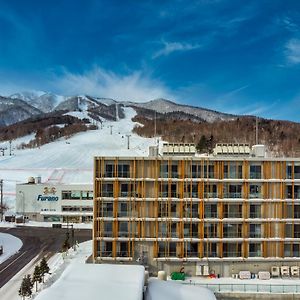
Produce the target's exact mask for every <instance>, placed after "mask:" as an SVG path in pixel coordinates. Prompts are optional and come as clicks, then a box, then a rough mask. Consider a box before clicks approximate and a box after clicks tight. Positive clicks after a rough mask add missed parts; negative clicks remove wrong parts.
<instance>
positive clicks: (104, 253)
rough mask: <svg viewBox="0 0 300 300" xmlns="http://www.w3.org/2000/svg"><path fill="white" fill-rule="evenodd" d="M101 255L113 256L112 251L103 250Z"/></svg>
mask: <svg viewBox="0 0 300 300" xmlns="http://www.w3.org/2000/svg"><path fill="white" fill-rule="evenodd" d="M101 256H104V257H112V251H102V252H101Z"/></svg>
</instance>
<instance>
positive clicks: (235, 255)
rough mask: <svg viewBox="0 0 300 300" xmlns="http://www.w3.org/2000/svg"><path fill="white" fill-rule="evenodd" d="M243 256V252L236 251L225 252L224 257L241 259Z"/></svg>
mask: <svg viewBox="0 0 300 300" xmlns="http://www.w3.org/2000/svg"><path fill="white" fill-rule="evenodd" d="M241 256H242V253H241V252H236V251H225V252H223V257H241Z"/></svg>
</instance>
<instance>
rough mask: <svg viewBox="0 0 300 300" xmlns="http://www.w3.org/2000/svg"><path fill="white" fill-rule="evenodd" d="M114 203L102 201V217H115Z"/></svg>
mask: <svg viewBox="0 0 300 300" xmlns="http://www.w3.org/2000/svg"><path fill="white" fill-rule="evenodd" d="M113 207H114V206H113V203H112V202H103V203H102V204H101V203H100V206H99V209H100V217H104V218H112V217H113V209H114V208H113Z"/></svg>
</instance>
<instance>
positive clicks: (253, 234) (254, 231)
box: [249, 224, 261, 238]
mask: <svg viewBox="0 0 300 300" xmlns="http://www.w3.org/2000/svg"><path fill="white" fill-rule="evenodd" d="M249 227H250V230H249V237H250V238H260V237H261V224H250V226H249Z"/></svg>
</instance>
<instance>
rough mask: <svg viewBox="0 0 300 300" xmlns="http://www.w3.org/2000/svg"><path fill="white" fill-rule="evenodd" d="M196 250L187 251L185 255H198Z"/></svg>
mask: <svg viewBox="0 0 300 300" xmlns="http://www.w3.org/2000/svg"><path fill="white" fill-rule="evenodd" d="M198 256H199V255H198V252H195V251H189V252H187V253H186V257H198Z"/></svg>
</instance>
